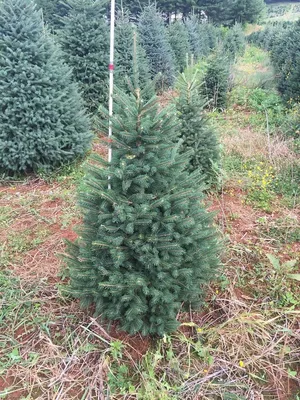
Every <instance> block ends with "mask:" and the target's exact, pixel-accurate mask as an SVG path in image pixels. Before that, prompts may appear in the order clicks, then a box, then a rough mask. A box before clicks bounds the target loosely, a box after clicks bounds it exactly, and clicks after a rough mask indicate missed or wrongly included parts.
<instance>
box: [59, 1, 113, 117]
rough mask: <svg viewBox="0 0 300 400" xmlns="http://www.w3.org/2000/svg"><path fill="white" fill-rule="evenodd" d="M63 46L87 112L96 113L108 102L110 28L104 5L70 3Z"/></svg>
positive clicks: (62, 36) (62, 31) (63, 31)
mask: <svg viewBox="0 0 300 400" xmlns="http://www.w3.org/2000/svg"><path fill="white" fill-rule="evenodd" d="M68 4H69V6H70V10H69V13H68V15H67V16H65V17H64V18H63V20H62V22H63V29H62V30H61V31H60V42H61V45H62V48H63V50H64V52H65V54H66V61H67V63H68V64H69V65H70V66H71V67H72V69H73V75H74V78H75V80H76V81H77V82H78V84H79V86H80V88H81V91H82V94H83V98H84V100H85V104H86V107H87V109H88V110H89V111H90V112H92V113H94V112H95V111H96V110H97V108H98V106H99V104H100V103H105V102H106V101H107V98H108V64H109V28H108V25H107V22H106V20H105V19H104V15H105V11H104V8H103V2H101V1H98V0H69V1H68Z"/></svg>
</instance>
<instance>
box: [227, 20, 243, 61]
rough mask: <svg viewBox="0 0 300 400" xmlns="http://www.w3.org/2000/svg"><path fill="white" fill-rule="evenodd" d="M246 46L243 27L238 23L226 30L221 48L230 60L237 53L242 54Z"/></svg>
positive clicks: (237, 54)
mask: <svg viewBox="0 0 300 400" xmlns="http://www.w3.org/2000/svg"><path fill="white" fill-rule="evenodd" d="M245 48H246V40H245V34H244V32H243V28H242V27H241V25H239V24H235V25H234V26H233V27H232V28H231V29H229V31H228V32H227V34H226V36H225V38H224V41H223V49H224V51H225V53H227V54H228V55H229V56H230V58H231V59H232V61H234V60H235V58H236V57H237V56H239V55H243V54H244V52H245Z"/></svg>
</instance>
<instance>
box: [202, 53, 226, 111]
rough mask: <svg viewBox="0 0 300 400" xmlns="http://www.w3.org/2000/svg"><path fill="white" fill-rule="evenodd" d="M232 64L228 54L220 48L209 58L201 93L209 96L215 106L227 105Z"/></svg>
mask: <svg viewBox="0 0 300 400" xmlns="http://www.w3.org/2000/svg"><path fill="white" fill-rule="evenodd" d="M229 74H230V64H229V61H228V58H227V56H226V55H224V53H223V52H221V51H220V50H218V51H216V52H215V53H214V54H212V55H211V56H210V57H209V58H208V64H207V68H206V72H205V75H204V78H203V80H204V84H203V85H202V87H201V93H202V95H203V96H205V97H206V98H208V99H209V100H210V101H211V103H210V106H211V107H213V108H218V109H223V108H225V107H226V103H227V94H228V89H229Z"/></svg>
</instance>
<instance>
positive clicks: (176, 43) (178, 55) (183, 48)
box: [168, 21, 191, 72]
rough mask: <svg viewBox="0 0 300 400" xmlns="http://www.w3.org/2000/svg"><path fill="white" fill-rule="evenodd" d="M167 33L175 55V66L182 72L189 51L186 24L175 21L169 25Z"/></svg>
mask: <svg viewBox="0 0 300 400" xmlns="http://www.w3.org/2000/svg"><path fill="white" fill-rule="evenodd" d="M168 35H169V42H170V44H171V47H172V49H173V52H174V55H175V60H176V68H177V69H178V70H179V71H180V72H182V71H183V70H184V69H185V68H186V66H187V56H188V55H189V53H190V52H191V51H190V43H189V35H188V32H187V29H186V26H185V25H184V23H183V22H181V21H175V22H174V23H172V24H170V25H169V27H168Z"/></svg>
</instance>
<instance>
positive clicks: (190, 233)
mask: <svg viewBox="0 0 300 400" xmlns="http://www.w3.org/2000/svg"><path fill="white" fill-rule="evenodd" d="M144 95H145V93H143V94H142V98H143V97H144ZM115 101H116V104H115V106H116V108H115V110H116V114H115V115H114V117H113V118H112V128H113V142H112V145H113V158H112V162H111V163H110V164H108V163H107V162H106V161H105V160H102V159H101V158H100V157H99V156H95V157H93V163H92V164H91V165H90V166H89V169H88V171H87V174H86V177H85V181H84V184H85V187H84V189H83V191H82V193H81V195H80V205H81V209H82V211H83V216H84V220H83V226H82V229H81V230H80V239H79V241H77V242H75V243H73V244H72V243H70V245H69V252H68V253H69V261H68V262H69V267H70V278H71V291H72V293H73V295H74V296H76V297H78V298H80V299H81V303H82V305H83V306H89V305H90V304H95V306H96V314H98V315H100V314H101V316H102V318H104V319H108V320H113V321H119V323H120V328H121V329H123V330H125V331H127V332H129V333H130V334H133V333H136V332H141V333H142V334H143V335H147V334H159V335H163V334H164V333H168V332H172V331H174V330H175V329H176V327H177V326H178V323H177V321H176V315H177V314H178V311H179V309H180V308H181V306H182V303H185V304H186V305H189V304H190V303H192V304H193V305H196V304H198V302H199V301H200V300H201V298H202V299H203V297H202V296H203V295H202V290H203V288H202V286H201V285H202V284H203V283H205V282H207V281H208V280H209V279H211V278H212V277H213V276H214V274H215V272H216V268H217V266H218V256H217V253H218V244H217V239H216V234H215V230H214V228H213V227H212V216H211V215H210V214H209V213H207V211H206V210H205V209H204V205H203V203H202V198H203V193H202V188H201V185H200V183H199V182H200V181H201V178H202V174H201V172H200V170H196V171H194V172H193V173H192V174H190V175H189V173H188V172H187V171H186V170H185V169H186V164H187V162H188V158H189V155H188V154H181V155H179V152H178V147H179V146H178V142H177V141H178V133H177V131H176V128H175V126H176V125H177V121H176V118H175V115H174V113H173V109H172V110H170V109H164V110H162V111H158V104H157V100H156V99H155V98H154V99H152V100H151V101H150V102H148V103H147V104H145V103H144V102H143V101H142V100H141V98H140V96H139V90H137V91H136V94H135V95H133V94H131V95H126V94H124V93H122V92H117V94H116V96H115ZM106 115H107V112H106ZM105 126H106V129H107V127H108V124H107V123H106V125H105ZM109 177H110V179H109V184H110V188H108V178H109Z"/></svg>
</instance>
